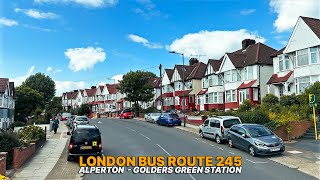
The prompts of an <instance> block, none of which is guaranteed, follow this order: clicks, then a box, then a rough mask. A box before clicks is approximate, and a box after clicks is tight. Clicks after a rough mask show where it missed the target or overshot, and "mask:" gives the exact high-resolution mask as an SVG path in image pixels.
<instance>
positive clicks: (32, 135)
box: [18, 126, 46, 146]
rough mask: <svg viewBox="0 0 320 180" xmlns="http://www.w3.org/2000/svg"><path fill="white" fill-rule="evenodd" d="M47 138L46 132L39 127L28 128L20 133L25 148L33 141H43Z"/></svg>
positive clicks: (19, 136)
mask: <svg viewBox="0 0 320 180" xmlns="http://www.w3.org/2000/svg"><path fill="white" fill-rule="evenodd" d="M45 136H46V133H45V131H44V130H43V129H42V128H41V127H38V126H26V127H24V128H22V129H20V130H19V132H18V138H19V140H20V142H21V144H23V145H24V146H28V145H29V144H30V142H31V141H34V140H38V139H43V138H45Z"/></svg>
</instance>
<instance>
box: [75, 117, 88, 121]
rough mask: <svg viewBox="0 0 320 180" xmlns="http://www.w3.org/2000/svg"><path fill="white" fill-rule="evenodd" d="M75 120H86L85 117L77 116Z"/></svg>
mask: <svg viewBox="0 0 320 180" xmlns="http://www.w3.org/2000/svg"><path fill="white" fill-rule="evenodd" d="M77 121H88V118H86V117H77Z"/></svg>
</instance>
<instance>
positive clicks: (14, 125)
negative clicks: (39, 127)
mask: <svg viewBox="0 0 320 180" xmlns="http://www.w3.org/2000/svg"><path fill="white" fill-rule="evenodd" d="M26 125H27V124H26V123H25V122H21V121H15V122H13V123H12V124H10V129H14V128H15V127H22V126H26Z"/></svg>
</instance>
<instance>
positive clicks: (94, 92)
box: [86, 88, 97, 97]
mask: <svg viewBox="0 0 320 180" xmlns="http://www.w3.org/2000/svg"><path fill="white" fill-rule="evenodd" d="M96 91H97V89H96V88H93V89H86V92H87V95H88V97H92V96H94V95H95V94H96Z"/></svg>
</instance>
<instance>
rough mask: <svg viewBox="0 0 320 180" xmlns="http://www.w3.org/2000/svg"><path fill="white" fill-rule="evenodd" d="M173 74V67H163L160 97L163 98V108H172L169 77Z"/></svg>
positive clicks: (171, 89)
mask: <svg viewBox="0 0 320 180" xmlns="http://www.w3.org/2000/svg"><path fill="white" fill-rule="evenodd" d="M172 76H173V69H164V73H163V75H162V81H161V85H162V99H163V110H165V111H166V110H170V109H174V103H173V91H174V89H173V85H172V83H171V79H172Z"/></svg>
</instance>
